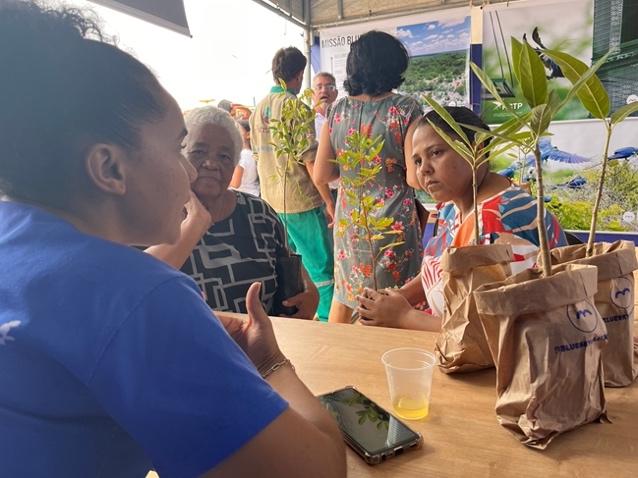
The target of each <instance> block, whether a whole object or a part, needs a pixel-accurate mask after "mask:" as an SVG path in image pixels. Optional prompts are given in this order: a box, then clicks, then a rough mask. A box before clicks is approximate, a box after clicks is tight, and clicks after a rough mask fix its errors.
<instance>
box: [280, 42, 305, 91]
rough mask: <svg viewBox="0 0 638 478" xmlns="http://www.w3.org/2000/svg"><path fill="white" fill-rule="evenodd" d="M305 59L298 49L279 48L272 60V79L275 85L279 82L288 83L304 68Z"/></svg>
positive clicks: (292, 47) (290, 47)
mask: <svg viewBox="0 0 638 478" xmlns="http://www.w3.org/2000/svg"><path fill="white" fill-rule="evenodd" d="M306 63H308V60H306V57H305V56H304V54H303V53H301V51H299V49H298V48H295V47H294V46H289V47H288V48H280V49H279V50H277V53H275V56H273V58H272V77H273V79H274V80H275V83H279V80H280V79H281V80H284V81H285V82H288V81H290V80H291V79H292V78H293V77H294V76H295V75H296V74H297V73H299V72H300V71H302V70H303V69H304V68H306Z"/></svg>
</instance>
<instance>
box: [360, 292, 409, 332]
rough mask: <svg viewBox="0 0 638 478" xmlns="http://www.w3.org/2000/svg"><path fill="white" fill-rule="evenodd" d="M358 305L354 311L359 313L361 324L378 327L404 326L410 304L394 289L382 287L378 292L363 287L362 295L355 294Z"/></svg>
mask: <svg viewBox="0 0 638 478" xmlns="http://www.w3.org/2000/svg"><path fill="white" fill-rule="evenodd" d="M357 302H359V305H358V306H357V307H356V309H355V310H356V311H357V312H358V313H359V315H361V319H360V322H361V324H363V325H375V326H379V327H398V328H404V322H405V319H406V318H407V316H408V315H409V314H410V313H411V312H412V310H413V309H412V306H411V305H410V303H409V302H408V301H407V299H406V298H405V297H404V296H403V295H401V293H400V292H398V291H397V290H395V289H384V290H381V291H379V292H377V291H375V290H372V289H368V288H365V289H364V290H363V295H358V296H357Z"/></svg>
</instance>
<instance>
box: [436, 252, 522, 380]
mask: <svg viewBox="0 0 638 478" xmlns="http://www.w3.org/2000/svg"><path fill="white" fill-rule="evenodd" d="M512 260H513V254H512V248H511V246H509V245H504V244H489V245H482V246H467V247H461V248H449V249H447V250H446V251H445V252H444V253H443V255H442V256H441V269H442V271H443V295H444V297H445V311H444V315H443V322H442V326H441V333H440V335H439V337H438V339H437V342H436V347H435V353H436V357H437V361H438V364H439V367H440V368H441V371H443V372H445V373H456V372H471V371H474V370H481V369H484V368H489V367H493V366H494V362H493V361H492V356H491V355H490V350H489V348H488V345H487V341H486V340H485V334H484V333H483V327H482V326H481V323H480V320H479V317H478V312H477V311H476V303H475V302H474V296H473V294H472V293H473V292H474V290H476V289H477V288H478V287H480V286H481V285H483V284H487V283H490V282H497V281H502V280H504V279H505V278H506V277H508V276H509V275H510V274H511V272H510V266H509V263H510V262H512Z"/></svg>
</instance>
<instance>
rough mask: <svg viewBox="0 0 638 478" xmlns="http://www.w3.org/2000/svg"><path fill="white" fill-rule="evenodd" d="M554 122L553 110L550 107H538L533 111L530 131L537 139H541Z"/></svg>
mask: <svg viewBox="0 0 638 478" xmlns="http://www.w3.org/2000/svg"><path fill="white" fill-rule="evenodd" d="M551 121H552V108H551V107H550V106H549V105H543V104H541V105H538V106H536V107H534V108H533V109H532V117H531V119H530V129H531V130H532V132H533V133H534V135H535V136H536V137H537V138H540V137H541V136H542V135H543V133H545V131H547V128H549V124H550V122H551Z"/></svg>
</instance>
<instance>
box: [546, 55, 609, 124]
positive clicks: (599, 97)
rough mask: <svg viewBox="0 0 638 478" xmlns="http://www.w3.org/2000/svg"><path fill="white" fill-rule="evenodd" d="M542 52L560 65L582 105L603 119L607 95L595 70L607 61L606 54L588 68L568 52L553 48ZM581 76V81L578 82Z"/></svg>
mask: <svg viewBox="0 0 638 478" xmlns="http://www.w3.org/2000/svg"><path fill="white" fill-rule="evenodd" d="M543 52H544V53H545V54H546V55H547V56H548V57H550V58H551V59H552V60H553V61H554V62H555V63H556V64H557V65H558V66H560V69H561V70H562V71H563V74H564V75H565V78H567V79H568V80H569V81H571V83H572V85H574V86H573V89H575V90H576V91H574V93H575V94H576V96H577V97H578V99H579V100H580V102H581V103H582V104H583V107H584V108H585V109H586V110H587V111H589V112H590V113H591V115H592V116H593V117H594V118H598V119H605V118H606V117H607V115H609V109H610V103H609V95H608V94H607V91H606V90H605V87H604V86H603V84H602V82H601V81H600V79H599V78H598V76H596V71H597V70H598V68H600V67H601V66H602V64H603V63H604V62H605V61H607V56H608V54H607V55H605V56H604V57H603V58H601V59H600V60H598V61H597V62H596V63H595V65H594V66H592V67H591V68H588V67H587V65H586V64H585V63H583V62H582V61H580V60H579V59H578V58H574V57H573V56H571V55H569V54H568V53H564V52H561V51H555V50H543ZM594 67H595V68H594ZM585 74H587V76H585ZM584 76H585V77H584ZM583 77H584V79H583V81H580V82H579V80H580V79H581V78H583ZM572 96H573V95H572Z"/></svg>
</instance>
